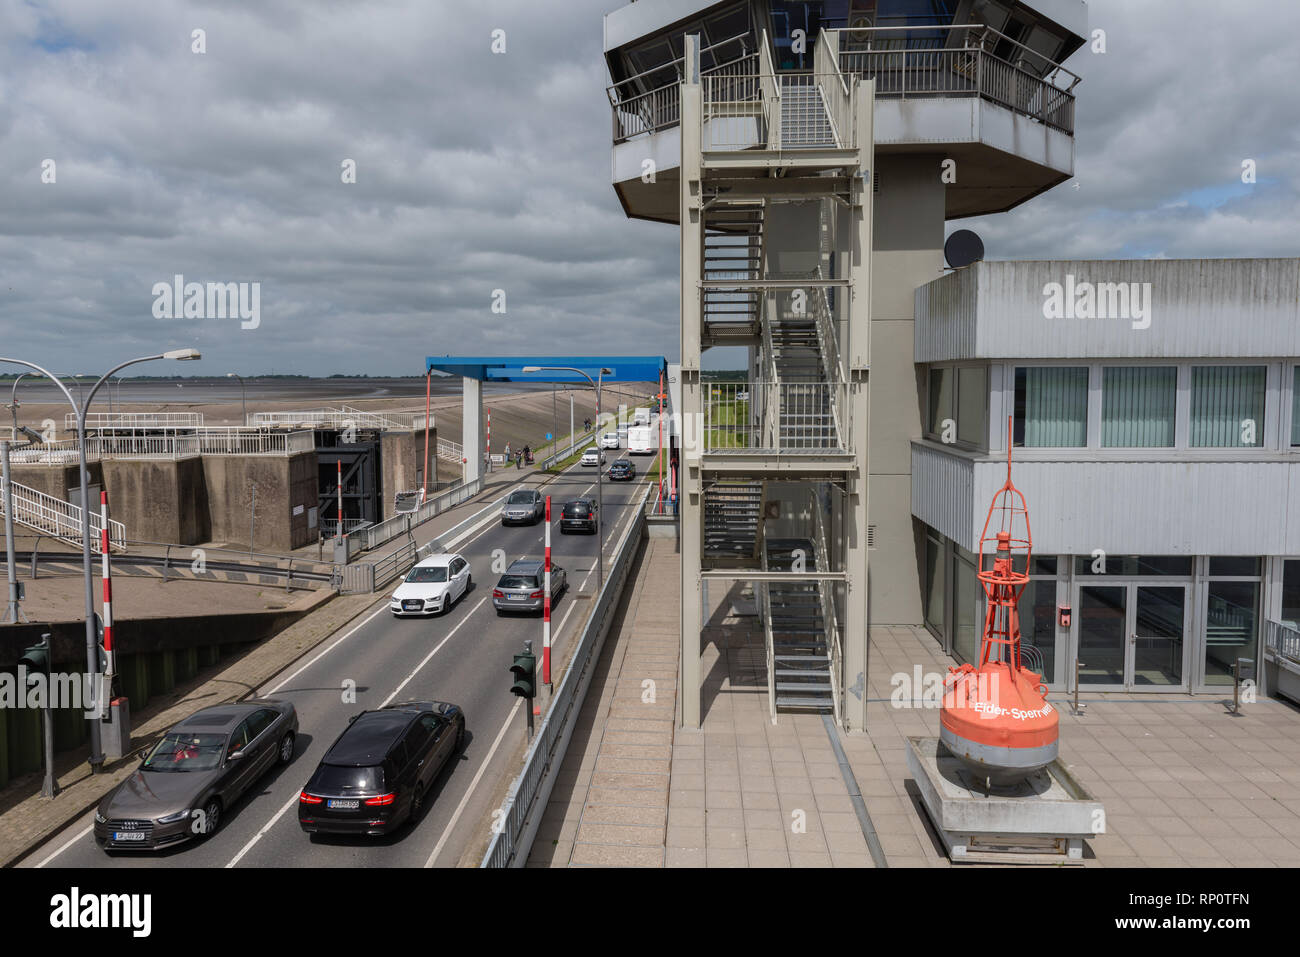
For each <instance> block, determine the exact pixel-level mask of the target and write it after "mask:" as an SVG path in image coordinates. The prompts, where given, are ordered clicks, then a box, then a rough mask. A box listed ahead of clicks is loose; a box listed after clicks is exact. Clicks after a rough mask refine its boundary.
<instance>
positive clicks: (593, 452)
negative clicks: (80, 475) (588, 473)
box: [581, 449, 605, 465]
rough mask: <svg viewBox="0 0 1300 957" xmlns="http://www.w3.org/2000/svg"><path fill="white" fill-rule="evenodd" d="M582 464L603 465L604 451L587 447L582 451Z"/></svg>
mask: <svg viewBox="0 0 1300 957" xmlns="http://www.w3.org/2000/svg"><path fill="white" fill-rule="evenodd" d="M581 464H583V465H604V464H605V453H604V452H602V451H601V450H599V449H587V451H585V452H583V453H582V463H581Z"/></svg>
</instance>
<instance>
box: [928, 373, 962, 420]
mask: <svg viewBox="0 0 1300 957" xmlns="http://www.w3.org/2000/svg"><path fill="white" fill-rule="evenodd" d="M955 376H956V370H955V369H946V368H943V367H942V366H940V367H936V368H933V369H931V370H930V417H929V419H930V420H929V422H927V423H926V426H927V428H926V431H927V432H929V433H930V434H931V435H933V436H935V437H939V436H942V435H943V433H944V422H945V420H947V419H949V418H950V417H951V416H952V393H953V379H954V378H955Z"/></svg>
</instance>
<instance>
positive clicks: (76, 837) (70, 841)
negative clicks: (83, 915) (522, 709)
mask: <svg viewBox="0 0 1300 957" xmlns="http://www.w3.org/2000/svg"><path fill="white" fill-rule="evenodd" d="M521 700H522V699H521ZM94 829H95V825H93V824H87V825H86V828H85V830H82V831H78V832H77V833H76V834H75V835H73V836H72V837H71V838H69V839H68V843H66V844H64V845H63V846H62V847H61V848H59V849H58V850H57V851H55V852H54V853H53V854H51V855H50V856H49V857H47V858H46V859H45V860H43V861H41V862H40V863H39V864H37V865H36V866H37V867H44V866H45V865H46V864H48V863H50V861H52V860H54V859H55V858H56V857H58V856H59V855H60V854H62V853H63V852H64V851H66V850H67V849H68V848H70V847H71V846H72V845H73V844H76V843H77V842H78V841H80V840H81V839H82V838H83V837H85V836H86V835H87V834H89V833H90V832H91V831H93V830H94Z"/></svg>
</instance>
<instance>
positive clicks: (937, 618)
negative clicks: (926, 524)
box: [925, 535, 944, 638]
mask: <svg viewBox="0 0 1300 957" xmlns="http://www.w3.org/2000/svg"><path fill="white" fill-rule="evenodd" d="M943 585H944V574H943V540H942V539H941V538H936V537H935V536H933V535H926V536H925V623H926V625H927V626H929V628H930V631H932V632H933V633H934V634H935V635H937V636H938V637H939V638H943Z"/></svg>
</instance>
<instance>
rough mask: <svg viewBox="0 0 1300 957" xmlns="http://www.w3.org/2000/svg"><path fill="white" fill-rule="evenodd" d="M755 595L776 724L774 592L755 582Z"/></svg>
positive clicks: (770, 710) (769, 702)
mask: <svg viewBox="0 0 1300 957" xmlns="http://www.w3.org/2000/svg"><path fill="white" fill-rule="evenodd" d="M760 558H761V560H762V564H761V565H760V566H759V567H760V568H761V569H762V570H763V571H769V570H770V569H769V568H768V564H767V543H766V542H764V543H763V547H762V548H761V549H760ZM754 590H755V595H754V597H755V598H757V599H758V601H759V610H760V611H761V612H762V615H763V639H764V641H765V643H766V645H767V710H768V714H769V716H770V717H771V719H772V723H773V724H776V635H775V633H774V632H773V629H772V593H771V591H770V590H769V589H768V584H767V582H765V581H762V582H755V583H754Z"/></svg>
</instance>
